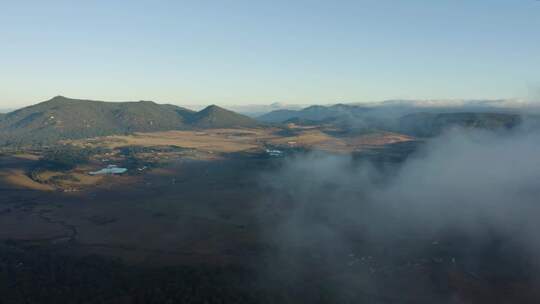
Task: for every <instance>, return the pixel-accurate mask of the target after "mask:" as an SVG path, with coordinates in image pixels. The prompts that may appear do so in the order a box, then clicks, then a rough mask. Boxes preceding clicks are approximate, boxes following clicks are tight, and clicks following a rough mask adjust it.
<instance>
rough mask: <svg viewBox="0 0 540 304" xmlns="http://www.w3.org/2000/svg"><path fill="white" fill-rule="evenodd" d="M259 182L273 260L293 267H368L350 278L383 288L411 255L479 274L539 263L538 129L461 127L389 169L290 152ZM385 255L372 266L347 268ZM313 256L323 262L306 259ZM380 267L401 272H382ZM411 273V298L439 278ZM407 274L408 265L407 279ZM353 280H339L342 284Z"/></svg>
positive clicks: (300, 270) (452, 297)
mask: <svg viewBox="0 0 540 304" xmlns="http://www.w3.org/2000/svg"><path fill="white" fill-rule="evenodd" d="M389 172H390V173H389ZM261 184H262V185H264V187H266V189H267V190H268V192H269V193H270V194H269V195H268V200H267V201H266V202H264V206H265V207H264V210H262V211H261V223H262V225H261V226H263V227H264V228H263V229H264V230H265V234H266V236H267V237H268V238H270V239H271V240H272V242H273V244H275V250H276V251H277V252H279V253H280V254H281V256H282V257H283V259H282V260H275V261H273V262H275V263H276V265H281V266H283V265H284V264H286V263H288V264H287V265H288V267H290V268H289V269H288V272H287V276H288V277H290V276H291V275H293V274H294V275H297V276H298V277H300V278H302V280H305V279H306V276H309V275H312V274H313V272H314V269H313V268H309V267H313V266H314V267H315V268H316V269H317V271H319V270H321V269H322V270H321V271H322V272H323V273H325V274H326V275H328V276H330V275H334V276H335V275H336V273H341V274H343V273H348V272H350V273H365V276H363V279H362V280H360V279H359V278H358V277H356V279H355V280H356V281H355V282H359V281H363V282H364V283H362V284H360V285H357V286H356V288H357V289H356V291H359V290H360V289H362V288H364V289H365V291H366V292H367V294H372V295H380V293H381V292H383V293H384V291H385V290H386V289H390V288H392V287H391V286H392V283H391V282H394V281H393V280H398V281H399V276H400V275H398V274H395V273H394V274H393V271H394V272H395V271H397V270H395V269H402V268H399V267H405V266H404V265H409V264H410V263H412V262H411V260H412V261H414V259H415V258H416V257H422V258H429V259H440V260H441V262H440V264H441V265H445V267H446V268H445V270H444V271H442V270H441V272H444V273H447V272H448V273H450V270H447V268H448V269H450V268H449V267H456V269H457V268H459V269H460V271H462V272H464V273H469V274H471V276H473V277H474V276H477V277H478V278H479V280H480V277H482V276H484V275H485V276H486V278H483V279H484V280H488V279H487V276H488V275H490V271H492V272H493V273H494V276H495V275H497V276H499V277H504V278H510V277H512V279H514V277H519V279H520V280H521V279H522V277H526V278H527V279H531V277H530V276H531V274H530V273H527V274H525V273H521V270H522V268H520V267H536V266H538V265H536V263H537V261H540V239H539V238H538V237H537V226H538V224H537V220H538V215H539V214H540V201H539V200H538V197H540V196H539V194H540V136H539V135H538V134H536V133H534V132H527V131H523V130H521V131H514V132H511V133H505V134H500V133H499V134H494V133H489V132H476V131H475V132H471V131H464V130H454V131H452V132H449V133H446V134H444V135H442V136H440V137H438V138H435V139H433V140H431V141H429V142H427V143H426V144H425V145H423V146H422V147H421V148H420V149H419V150H418V151H417V152H416V153H415V154H413V155H412V156H411V157H410V158H409V159H408V160H407V161H406V162H405V163H404V164H402V165H401V166H400V167H399V168H394V169H392V170H386V171H385V173H383V172H381V171H380V170H377V169H375V167H374V166H373V165H372V164H370V163H369V162H365V161H358V160H354V159H353V158H352V157H345V156H335V155H325V154H310V155H307V156H301V157H295V158H291V159H289V160H286V161H285V163H284V164H283V166H282V167H281V168H280V169H279V170H277V171H276V172H274V173H272V174H269V175H265V176H263V177H262V178H261ZM456 239H457V240H459V241H455V240H456ZM453 242H454V243H453ZM439 244H440V245H439ZM437 246H439V247H437ZM445 246H446V247H445ZM463 247H466V248H463ZM435 249H437V250H435ZM485 251H488V253H484V252H485ZM433 252H436V253H433ZM485 254H487V256H488V257H491V256H494V257H495V258H493V259H492V260H493V261H499V262H500V263H506V262H508V261H516V266H515V267H514V268H509V269H510V270H508V274H507V273H506V272H504V271H503V270H501V269H499V267H500V266H498V264H497V263H498V262H493V264H489V265H487V264H486V263H488V262H486V261H489V263H491V260H489V259H490V258H484V255H485ZM379 256H380V259H379V260H381V262H380V263H379V264H378V266H377V267H375V266H373V267H371V266H370V267H371V268H366V269H367V270H366V269H360V268H359V269H353V268H346V267H347V265H348V266H350V267H355V266H352V265H354V263H367V262H366V260H365V259H377V258H378V257H379ZM408 259H409V260H408ZM506 259H508V260H506ZM310 260H312V261H319V262H316V265H312V266H307V265H306V263H308V264H309V262H308V261H310ZM383 261H384V262H383ZM350 263H352V264H351V265H349V264H350ZM415 263H416V262H415ZM418 263H419V264H420V263H421V262H418ZM425 263H428V262H425ZM429 263H430V262H429ZM429 263H428V264H429ZM509 263H510V264H512V263H513V262H509ZM366 265H368V264H366ZM384 265H387V266H388V265H395V269H394V268H392V267H393V266H392V267H391V266H388V267H386V268H385V266H384ZM426 265H427V264H426ZM429 265H431V264H429ZM433 265H435V264H433ZM453 265H455V266H453ZM486 265H487V266H486ZM523 265H525V266H523ZM305 267H308V268H307V269H306V268H305ZM343 267H345V268H343ZM430 267H431V266H430ZM437 267H438V266H437ZM486 267H487V269H483V268H486ZM509 267H510V266H509ZM512 267H513V266H512ZM491 268H493V269H491ZM383 270H384V271H386V274H388V275H389V277H392V276H393V278H394V279H389V277H388V278H386V279H385V278H382V277H381V276H382V275H381V276H377V275H376V272H379V273H382V272H383ZM529 270H530V269H528V270H527V271H529ZM369 271H372V272H373V273H371V274H370V273H369ZM415 271H416V270H411V271H410V272H409V274H410V275H411V277H414V278H415V280H416V279H417V280H418V283H411V282H410V280H409V282H402V283H401V284H404V286H409V285H410V286H409V287H410V288H409V291H410V294H409V296H410V297H414V294H415V293H414V292H413V291H412V290H415V288H418V290H423V291H425V290H426V288H427V286H428V285H429V286H430V287H429V288H435V287H433V286H434V285H433V284H435V283H433V282H434V281H433V279H429V280H428V281H429V283H428V282H427V281H426V282H424V281H422V280H421V279H420V278H419V274H417V273H416V272H415ZM419 273H420V272H419ZM409 274H407V272H403V273H402V274H401V276H402V280H403V279H404V278H407V277H408V275H409ZM520 276H521V277H520ZM534 276H535V277H536V273H535V274H534ZM441 280H442V281H444V282H445V283H437V284H439V285H440V286H443V287H440V286H439V287H438V288H442V289H444V288H446V287H444V286H446V285H448V283H447V279H446V277H445V278H444V279H441ZM441 280H439V281H441ZM351 281H354V280H345V281H344V280H341V279H339V280H333V282H334V283H335V284H336V286H341V287H343V288H344V286H347V285H348V284H350V282H351ZM435 282H438V281H437V280H435ZM394 283H395V282H394ZM396 284H398V283H396ZM437 284H435V285H437ZM381 285H382V286H381ZM398 285H399V284H398ZM437 286H438V285H437ZM349 287H350V288H353V287H352V286H349ZM442 289H441V290H442ZM448 289H450V287H448ZM441 290H434V291H432V292H433V293H443V294H445V292H447V293H448V294H445V297H446V300H448V301H449V302H451V303H462V302H464V301H465V300H463V299H462V296H461V295H456V294H455V291H452V292H450V291H448V290H446V291H445V292H442V291H441ZM423 291H422V292H423ZM387 292H388V291H387ZM392 292H393V293H394V294H395V295H396V296H399V295H400V291H399V290H395V289H394V290H392V291H391V292H390V293H392ZM430 292H431V291H430ZM430 292H427V293H428V294H431V293H430ZM345 293H346V292H345ZM404 293H405V294H406V293H408V292H404ZM419 296H420V295H419ZM425 299H426V301H429V300H428V299H431V300H433V299H432V298H429V296H427V298H425ZM379 300H380V299H379ZM438 300H440V299H438Z"/></svg>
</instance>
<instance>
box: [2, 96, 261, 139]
mask: <svg viewBox="0 0 540 304" xmlns="http://www.w3.org/2000/svg"><path fill="white" fill-rule="evenodd" d="M254 125H256V122H255V121H253V120H252V119H250V118H248V117H246V116H243V115H240V114H237V113H234V112H230V111H227V110H224V109H221V108H219V107H217V106H211V107H208V108H206V109H205V110H202V111H200V112H194V111H191V110H188V109H185V108H181V107H178V106H174V105H162V104H157V103H155V102H152V101H138V102H102V101H93V100H80V99H70V98H66V97H62V96H57V97H54V98H52V99H50V100H48V101H45V102H42V103H39V104H36V105H33V106H29V107H26V108H22V109H19V110H16V111H13V112H11V113H8V114H5V115H3V116H0V144H1V145H27V144H48V143H53V142H55V141H58V140H62V139H77V138H87V137H95V136H105V135H113V134H126V133H132V132H151V131H163V130H182V129H192V128H217V127H225V126H226V127H248V126H249V127H251V126H254Z"/></svg>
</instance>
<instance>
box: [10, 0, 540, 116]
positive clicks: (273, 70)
mask: <svg viewBox="0 0 540 304" xmlns="http://www.w3.org/2000/svg"><path fill="white" fill-rule="evenodd" d="M539 85H540V1H537V0H401V1H398V0H394V1H392V0H367V1H363V0H356V1H334V0H325V1H316V0H313V1H294V0H290V1H257V0H251V1H232V0H231V1H228V0H216V1H204V0H197V1H180V0H178V1H159V0H157V1H133V0H131V1H112V0H108V1H105V0H92V1H54V0H49V1H42V0H35V1H26V0H21V1H12V0H0V107H16V106H20V105H26V104H30V103H34V102H37V101H42V100H45V99H48V98H50V97H52V96H54V95H59V94H60V95H65V96H70V97H78V98H92V99H104V100H139V99H149V100H156V101H159V102H171V103H177V104H208V103H217V104H257V103H261V104H262V103H271V102H276V101H279V102H285V103H332V102H361V101H375V100H384V99H393V98H410V99H412V98H418V99H431V98H511V97H518V98H525V97H527V96H530V95H531V92H532V91H535V90H537V88H538V87H539Z"/></svg>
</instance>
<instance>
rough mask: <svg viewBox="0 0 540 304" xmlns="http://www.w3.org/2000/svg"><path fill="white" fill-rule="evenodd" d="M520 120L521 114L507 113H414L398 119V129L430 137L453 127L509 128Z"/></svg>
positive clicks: (410, 133) (516, 124)
mask: <svg viewBox="0 0 540 304" xmlns="http://www.w3.org/2000/svg"><path fill="white" fill-rule="evenodd" d="M521 122H522V117H521V115H518V114H509V113H471V112H461V113H414V114H409V115H405V116H403V117H402V118H401V119H400V120H399V131H400V132H402V133H405V134H409V135H414V136H419V137H430V136H436V135H439V134H440V133H442V132H443V131H445V130H448V129H450V128H454V127H460V128H467V129H485V130H501V129H511V128H514V127H516V126H518V125H519V124H521Z"/></svg>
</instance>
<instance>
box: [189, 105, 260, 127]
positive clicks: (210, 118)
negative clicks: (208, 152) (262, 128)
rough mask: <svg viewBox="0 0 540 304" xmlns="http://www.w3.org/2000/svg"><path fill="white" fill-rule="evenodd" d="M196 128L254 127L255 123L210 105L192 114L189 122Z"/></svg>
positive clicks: (252, 120)
mask: <svg viewBox="0 0 540 304" xmlns="http://www.w3.org/2000/svg"><path fill="white" fill-rule="evenodd" d="M189 122H190V125H191V126H193V127H197V128H233V127H255V126H257V125H258V123H257V121H255V120H254V119H252V118H249V117H247V116H244V115H240V114H238V113H235V112H232V111H229V110H226V109H223V108H220V107H218V106H216V105H211V106H208V107H206V108H205V109H203V110H201V111H200V112H197V113H194V114H193V115H192V117H191V119H190V120H189Z"/></svg>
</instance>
